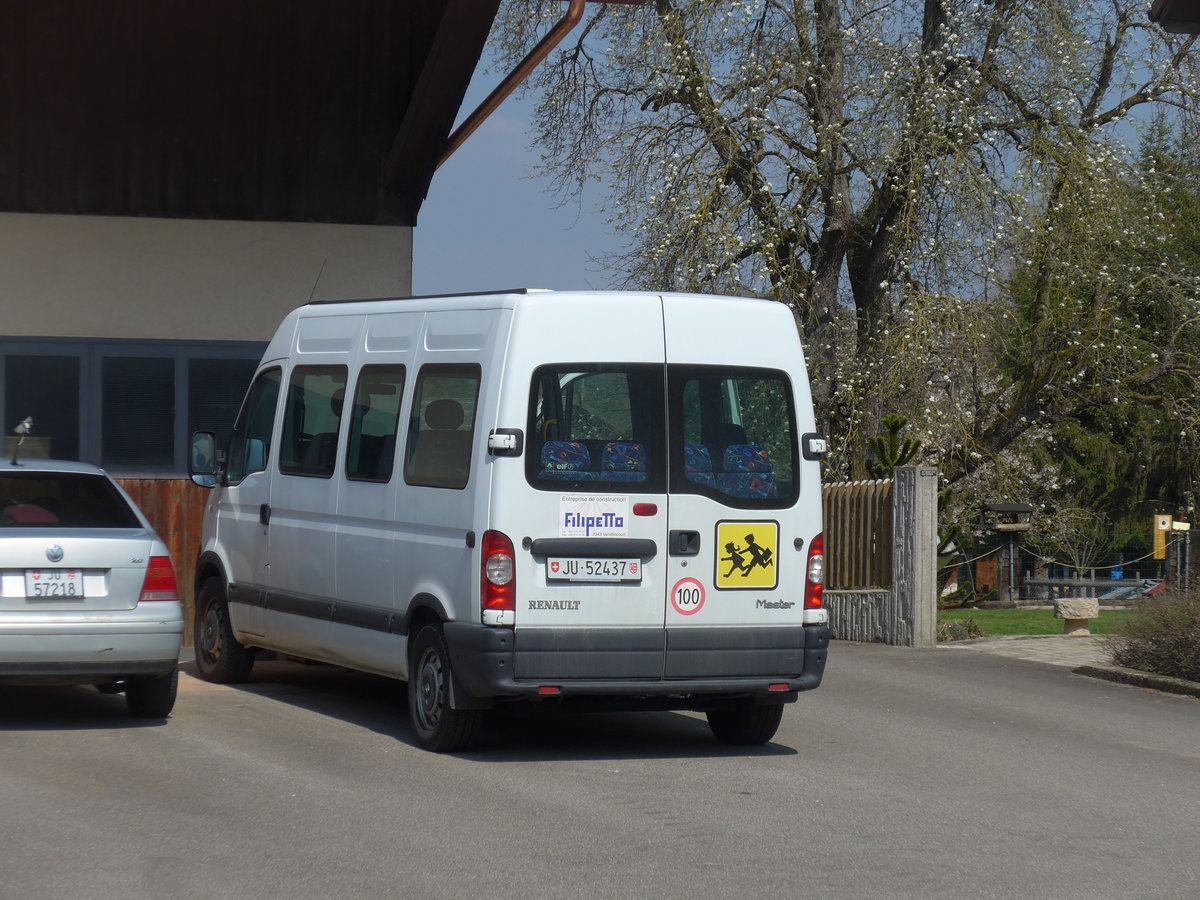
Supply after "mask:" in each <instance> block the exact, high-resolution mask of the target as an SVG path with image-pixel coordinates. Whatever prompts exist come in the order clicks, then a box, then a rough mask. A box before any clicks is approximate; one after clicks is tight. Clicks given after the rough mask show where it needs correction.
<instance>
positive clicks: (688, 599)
mask: <svg viewBox="0 0 1200 900" xmlns="http://www.w3.org/2000/svg"><path fill="white" fill-rule="evenodd" d="M671 605H672V606H673V607H675V612H677V613H679V614H680V615H681V616H694V615H695V614H696V613H698V612H700V610H701V609H702V608H703V607H704V585H703V584H701V583H700V582H699V581H697V580H696V579H695V578H681V579H679V580H678V581H677V582H675V587H673V588H671Z"/></svg>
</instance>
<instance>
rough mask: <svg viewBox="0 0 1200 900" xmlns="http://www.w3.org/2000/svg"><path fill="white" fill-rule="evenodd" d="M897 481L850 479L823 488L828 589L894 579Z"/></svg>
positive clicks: (880, 583) (871, 585)
mask: <svg viewBox="0 0 1200 900" xmlns="http://www.w3.org/2000/svg"><path fill="white" fill-rule="evenodd" d="M892 484H893V482H892V481H891V479H888V480H887V481H848V482H840V483H836V484H827V485H825V486H824V488H823V489H822V498H823V500H824V507H825V510H824V512H825V567H826V568H825V586H826V588H829V589H835V590H836V589H837V588H882V587H889V586H890V585H891V584H892V545H893V534H892V528H893V525H892Z"/></svg>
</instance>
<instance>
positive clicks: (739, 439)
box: [525, 363, 799, 509]
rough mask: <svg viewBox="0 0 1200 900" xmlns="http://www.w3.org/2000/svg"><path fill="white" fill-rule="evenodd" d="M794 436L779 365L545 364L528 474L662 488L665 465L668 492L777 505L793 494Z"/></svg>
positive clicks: (553, 482)
mask: <svg viewBox="0 0 1200 900" xmlns="http://www.w3.org/2000/svg"><path fill="white" fill-rule="evenodd" d="M664 377H665V381H666V383H665V384H664ZM664 396H665V397H666V403H667V404H668V406H667V408H666V409H664ZM668 422H669V427H668ZM796 434H797V432H796V411H795V403H794V399H793V396H792V388H791V381H790V379H789V378H788V376H787V374H786V373H784V372H780V371H777V370H773V369H755V368H733V367H729V366H679V365H671V366H665V367H664V366H656V365H632V364H630V365H616V364H605V365H601V364H592V365H581V364H579V363H564V364H560V365H553V366H543V367H541V368H540V369H538V370H537V371H536V372H535V373H534V378H533V387H532V391H531V406H530V421H529V435H530V437H531V439H532V440H531V447H530V450H529V451H528V452H527V453H526V461H525V465H526V475H527V477H528V479H529V482H530V483H531V484H533V485H534V486H535V487H539V488H542V489H544V490H562V489H569V490H572V491H613V490H620V491H621V492H657V493H663V492H665V490H666V484H667V477H666V475H667V472H668V471H669V473H670V486H671V491H672V492H673V493H691V494H703V495H706V496H710V497H712V498H713V499H715V500H718V501H720V502H721V503H722V504H723V505H725V506H733V507H741V508H747V509H755V508H779V507H784V506H791V505H792V504H793V503H795V501H796V497H797V495H798V490H799V485H798V483H797V479H796V475H795V473H796V471H797V467H798V461H797V445H796ZM668 435H669V440H668Z"/></svg>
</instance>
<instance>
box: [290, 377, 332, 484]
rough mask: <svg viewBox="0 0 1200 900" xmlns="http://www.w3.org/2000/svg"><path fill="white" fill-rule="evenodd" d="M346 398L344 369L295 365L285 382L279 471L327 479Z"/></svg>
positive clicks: (330, 473) (330, 471) (329, 474)
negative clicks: (284, 407)
mask: <svg viewBox="0 0 1200 900" xmlns="http://www.w3.org/2000/svg"><path fill="white" fill-rule="evenodd" d="M345 397H346V367H345V366H297V367H296V368H295V369H293V370H292V377H291V380H290V381H289V382H288V389H287V404H286V411H285V412H284V416H283V435H282V437H281V439H280V443H279V471H280V472H282V473H284V474H285V475H303V476H306V477H309V478H330V477H332V476H333V469H334V465H335V464H336V462H337V448H338V429H339V428H340V426H341V421H342V407H343V405H344V401H345Z"/></svg>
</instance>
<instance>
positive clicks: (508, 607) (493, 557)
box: [479, 531, 517, 612]
mask: <svg viewBox="0 0 1200 900" xmlns="http://www.w3.org/2000/svg"><path fill="white" fill-rule="evenodd" d="M513 556H514V554H513V543H512V541H510V540H509V539H508V535H506V534H504V533H503V532H500V531H485V532H484V533H483V558H482V569H483V571H482V573H481V579H480V587H481V590H480V593H479V599H480V602H481V604H482V606H483V609H484V611H485V612H486V611H487V610H493V611H496V612H511V611H515V610H516V608H517V579H516V572H515V564H514V562H513Z"/></svg>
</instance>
